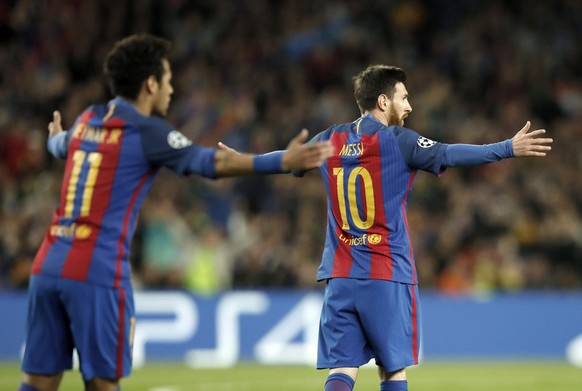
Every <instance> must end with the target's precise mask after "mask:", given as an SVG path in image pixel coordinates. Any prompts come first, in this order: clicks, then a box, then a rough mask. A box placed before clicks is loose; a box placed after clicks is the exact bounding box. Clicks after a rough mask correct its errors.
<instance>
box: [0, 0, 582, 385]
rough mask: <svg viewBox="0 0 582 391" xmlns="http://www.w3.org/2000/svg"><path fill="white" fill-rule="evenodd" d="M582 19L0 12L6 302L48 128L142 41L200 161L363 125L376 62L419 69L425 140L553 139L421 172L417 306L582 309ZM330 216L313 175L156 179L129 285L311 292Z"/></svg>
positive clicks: (24, 247) (53, 187) (0, 246)
mask: <svg viewBox="0 0 582 391" xmlns="http://www.w3.org/2000/svg"><path fill="white" fill-rule="evenodd" d="M580 20H582V3H580V2H577V1H573V0H571V1H569V0H556V1H551V2H542V1H525V0H516V1H511V2H504V1H497V0H492V1H485V0H457V1H447V0H432V1H430V0H409V1H396V0H386V1H380V0H375V1H372V0H350V1H330V2H316V1H308V0H294V1H268V0H237V1H234V0H232V1H230V0H229V1H216V2H214V1H186V0H168V1H162V0H133V1H125V2H117V1H113V0H100V1H88V0H86V1H85V0H76V1H58V0H39V1H36V0H7V1H3V2H2V3H1V4H0V102H1V103H0V221H1V224H0V297H2V298H6V297H9V296H10V295H12V294H14V292H23V291H24V289H25V288H26V286H27V281H28V273H29V269H30V263H31V260H32V258H33V256H34V253H35V251H36V249H37V247H38V245H39V243H40V241H41V238H42V236H43V234H44V230H45V229H46V226H47V224H48V223H49V220H50V216H51V213H52V209H53V208H54V207H55V205H56V202H57V196H58V192H59V186H60V180H61V171H62V167H63V165H62V162H59V161H56V160H54V159H52V158H51V157H49V156H47V153H46V151H45V141H46V124H47V123H48V121H49V120H50V118H51V113H52V111H53V110H54V109H57V108H58V109H60V110H61V111H62V113H63V118H64V123H65V125H70V124H71V123H72V122H73V121H74V119H75V118H74V116H75V115H76V114H77V113H78V112H80V111H81V110H82V109H83V108H84V107H85V106H86V105H88V104H90V103H92V102H95V101H103V100H106V99H108V98H110V96H109V93H108V91H107V89H106V85H105V83H104V80H103V78H102V76H101V68H100V66H101V63H102V60H103V58H104V56H105V54H106V52H107V51H108V50H109V48H110V47H111V46H112V44H113V43H114V42H115V41H116V40H117V39H119V38H121V37H123V36H125V35H127V34H130V33H134V32H151V33H154V34H159V35H162V36H165V37H167V38H170V39H171V40H172V41H173V42H174V51H173V55H172V59H171V60H172V63H173V68H174V69H173V71H174V83H173V84H174V87H175V90H176V91H175V93H174V96H173V102H172V106H171V110H170V113H169V120H170V121H171V122H172V123H174V124H176V125H177V128H178V129H180V130H181V131H183V132H184V133H185V134H186V135H187V136H189V137H190V138H192V139H193V140H195V142H197V143H200V144H204V145H215V144H216V142H217V141H223V142H225V143H227V144H229V145H231V146H233V147H235V148H237V149H240V150H244V151H249V152H255V153H261V152H264V151H268V150H272V149H276V148H284V147H285V145H286V142H287V141H288V140H289V139H290V138H291V137H293V136H294V135H295V134H296V132H297V131H298V130H299V129H301V128H302V127H307V128H308V129H309V130H310V131H311V133H312V134H315V133H316V132H318V131H320V130H323V129H325V128H326V127H327V126H329V125H330V124H332V123H338V122H345V121H351V120H353V119H354V118H356V117H357V116H358V115H359V113H358V112H357V107H356V105H355V103H354V100H353V96H352V90H351V76H352V75H353V74H355V73H356V72H358V71H359V70H361V69H362V68H363V67H365V66H367V65H368V64H370V63H387V64H393V65H398V66H401V67H403V68H404V69H405V70H406V71H407V72H408V75H409V81H408V82H407V88H408V90H409V92H410V95H411V99H410V100H411V103H412V106H413V109H414V111H413V113H412V115H411V117H410V118H409V119H408V120H407V126H409V127H411V128H413V129H415V130H418V131H419V132H420V133H422V134H423V135H424V136H426V137H429V138H432V139H435V140H439V141H444V142H464V143H488V142H494V141H497V140H500V139H503V138H508V137H511V136H512V135H513V134H514V133H515V131H517V130H518V129H519V128H521V126H523V124H524V123H525V121H526V120H528V119H529V120H531V121H532V124H533V127H534V128H541V127H544V128H546V129H548V130H549V133H550V134H551V136H552V137H553V138H554V140H555V142H554V147H553V151H552V153H551V154H550V155H549V156H548V157H547V158H545V159H539V160H534V159H522V160H519V161H514V160H511V161H504V162H501V163H497V164H494V165H488V166H483V167H478V168H472V169H454V170H449V171H448V172H447V174H446V175H444V176H443V177H442V178H439V179H437V178H434V177H432V176H431V175H429V174H420V175H418V177H417V181H416V186H415V190H414V192H413V194H412V198H411V202H410V207H409V221H410V226H411V230H412V234H413V243H414V246H415V254H416V259H417V263H418V271H419V274H420V284H421V289H422V290H424V291H427V292H431V291H432V292H435V293H436V294H438V295H442V296H444V297H449V298H450V300H451V303H453V302H454V300H458V299H459V298H467V297H490V295H495V294H498V293H505V294H519V295H522V294H524V295H527V294H528V293H529V292H532V291H534V292H536V293H535V295H534V296H532V297H534V298H535V297H538V296H536V295H537V294H540V293H547V294H548V295H556V294H563V295H566V296H568V295H575V296H577V295H578V294H579V293H580V290H581V289H582V254H581V252H582V197H581V195H582V182H581V181H580V180H579V171H580V169H581V164H582V160H581V157H582V155H581V152H580V151H582V146H581V140H580V139H581V138H580V136H581V135H582V128H581V127H580V125H579V122H578V121H579V120H580V119H581V118H582V82H581V81H582V77H581V76H582V75H581V74H582V50H581V49H580V48H581V47H582V45H581V42H580V41H581V40H582V31H581V30H582V24H580V22H579V21H580ZM325 201H326V200H325V195H324V191H323V186H322V184H321V181H320V179H319V178H318V177H317V175H308V176H306V177H305V178H303V179H297V178H293V177H291V176H276V177H253V178H247V179H227V180H220V181H216V182H212V181H207V180H203V179H200V178H191V179H189V180H185V181H184V180H178V179H177V178H175V177H174V176H173V175H172V174H170V173H168V172H163V173H162V174H161V175H160V177H159V178H158V180H157V182H156V184H155V185H154V188H153V189H152V193H151V195H150V198H149V200H148V201H147V202H146V204H145V206H144V209H143V212H142V215H141V220H140V224H139V229H138V233H137V237H136V240H135V243H134V247H133V255H132V262H133V266H134V272H135V280H136V281H135V282H136V285H137V286H138V287H139V288H143V290H154V289H155V290H175V289H178V290H181V291H186V292H189V293H192V294H194V295H195V296H196V297H198V296H199V297H208V296H210V297H213V295H215V294H219V293H224V292H226V293H228V292H230V291H232V290H235V291H236V290H240V289H254V290H261V291H263V290H266V289H269V290H272V289H280V288H285V289H289V290H292V291H298V292H309V291H315V292H318V291H319V290H320V288H321V287H320V286H319V285H318V284H317V283H316V282H315V278H314V277H315V272H316V268H317V266H318V264H319V259H320V254H321V250H322V245H323V239H324V232H325V231H324V224H325ZM442 296H439V297H442ZM576 308H577V309H576ZM580 308H581V307H580V305H579V304H578V305H577V306H574V308H573V309H572V311H573V312H575V311H579V309H580ZM0 319H1V323H4V324H6V322H7V321H8V319H9V315H8V314H6V313H3V314H2V315H1V318H0ZM573 319H574V318H573ZM563 321H564V322H568V321H569V319H565V320H563ZM430 327H431V325H430V324H426V325H425V329H427V330H428V329H429V328H430ZM579 329H580V331H581V332H582V324H580V327H579ZM500 332H501V333H502V332H503V330H501V331H500ZM549 332H551V330H549ZM581 378H582V375H581Z"/></svg>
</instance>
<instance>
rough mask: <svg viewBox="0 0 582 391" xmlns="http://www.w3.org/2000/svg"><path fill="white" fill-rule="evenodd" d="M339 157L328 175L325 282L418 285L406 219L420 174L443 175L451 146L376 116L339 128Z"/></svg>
mask: <svg viewBox="0 0 582 391" xmlns="http://www.w3.org/2000/svg"><path fill="white" fill-rule="evenodd" d="M322 140H330V141H331V143H332V144H333V146H334V148H335V154H334V156H332V157H330V158H329V159H328V161H327V163H326V164H323V165H322V166H321V167H320V171H321V175H322V177H323V180H324V182H325V186H326V189H327V195H328V210H327V215H328V217H327V233H326V242H325V248H324V251H323V256H322V262H321V265H320V267H319V271H318V274H317V279H318V280H324V279H328V278H335V277H346V278H361V279H380V280H391V281H397V282H403V283H409V284H416V283H417V273H416V267H415V263H414V254H413V250H412V244H411V240H410V231H409V227H408V220H407V217H406V212H407V206H408V199H409V197H410V192H411V190H412V184H413V182H414V178H415V175H416V172H417V170H419V169H420V170H424V171H428V172H432V173H433V174H435V175H441V174H442V173H443V172H444V170H445V167H444V165H443V157H444V151H445V149H446V148H445V146H446V144H441V143H438V142H434V141H432V140H429V139H427V138H425V137H422V136H420V135H419V134H418V133H417V132H415V131H412V130H410V129H407V128H403V127H399V126H386V125H384V124H382V123H381V122H379V121H378V120H377V119H375V118H374V117H372V116H371V115H365V116H363V117H361V118H359V119H357V120H356V121H354V122H353V123H347V124H340V125H334V126H332V127H330V128H328V129H327V130H325V131H323V132H321V133H319V134H318V135H316V136H315V137H314V138H313V140H312V141H322Z"/></svg>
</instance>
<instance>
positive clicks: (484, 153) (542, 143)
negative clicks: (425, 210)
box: [442, 121, 553, 167]
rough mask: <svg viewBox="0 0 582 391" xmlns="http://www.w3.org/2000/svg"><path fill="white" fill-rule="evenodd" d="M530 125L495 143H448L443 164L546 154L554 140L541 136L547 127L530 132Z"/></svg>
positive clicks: (483, 162) (457, 164)
mask: <svg viewBox="0 0 582 391" xmlns="http://www.w3.org/2000/svg"><path fill="white" fill-rule="evenodd" d="M530 126H531V123H530V122H529V121H527V122H526V124H525V126H524V127H523V128H521V130H520V131H519V132H517V133H516V134H515V136H513V138H512V139H508V140H505V141H500V142H498V143H494V144H486V145H471V144H448V145H446V148H445V152H444V158H443V162H442V165H443V166H445V167H456V166H472V165H477V164H485V163H491V162H495V161H498V160H501V159H507V158H512V157H523V156H539V157H543V156H546V153H547V152H548V151H550V150H551V149H552V147H551V146H550V144H551V143H552V142H553V140H552V139H551V138H542V137H540V136H541V135H543V134H545V133H546V130H545V129H538V130H534V131H533V132H531V133H528V131H529V129H530Z"/></svg>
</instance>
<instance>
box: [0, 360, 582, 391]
mask: <svg viewBox="0 0 582 391" xmlns="http://www.w3.org/2000/svg"><path fill="white" fill-rule="evenodd" d="M326 374H327V371H317V370H315V369H313V368H310V367H304V366H260V365H255V364H247V365H244V364H243V365H238V366H236V367H234V368H229V369H191V368H188V367H185V366H183V365H181V364H170V363H160V364H148V365H147V366H146V367H144V368H142V369H139V370H135V371H134V372H133V374H132V376H131V377H130V378H129V379H126V380H124V381H123V382H122V383H121V385H122V387H121V389H122V391H230V390H233V391H234V390H236V391H273V390H276V391H297V390H299V391H321V390H323V383H324V381H325V378H326ZM20 378H21V375H20V372H19V369H18V365H17V364H15V363H12V364H8V363H0V391H15V390H16V388H17V386H18V384H19V383H20ZM408 381H409V389H410V390H411V391H502V390H507V391H549V390H551V391H582V368H576V367H573V366H571V365H569V364H567V363H565V362H538V361H535V362H534V361H532V362H514V361H507V362H496V363H493V362H486V363H485V362H471V363H464V362H463V363H462V362H451V363H440V362H438V363H424V364H422V365H421V366H420V367H417V368H412V369H410V370H409V371H408ZM378 389H379V386H378V380H377V375H376V371H375V370H374V369H362V370H361V371H360V376H359V379H358V382H357V384H356V388H355V391H364V390H366V391H368V390H369V391H376V390H378ZM79 390H83V385H82V382H81V380H80V375H79V373H78V372H67V373H66V374H65V377H64V380H63V383H62V384H61V391H79Z"/></svg>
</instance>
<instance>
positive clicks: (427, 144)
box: [416, 136, 436, 148]
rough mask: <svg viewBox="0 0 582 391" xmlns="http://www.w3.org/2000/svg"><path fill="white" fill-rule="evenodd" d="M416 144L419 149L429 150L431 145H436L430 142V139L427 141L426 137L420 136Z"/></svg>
mask: <svg viewBox="0 0 582 391" xmlns="http://www.w3.org/2000/svg"><path fill="white" fill-rule="evenodd" d="M416 143H417V144H418V146H419V147H421V148H430V147H432V146H433V145H435V144H436V141H432V140H430V139H428V138H426V137H422V136H420V137H419V138H418V140H417V141H416Z"/></svg>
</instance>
